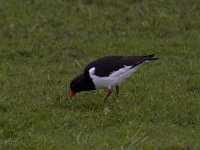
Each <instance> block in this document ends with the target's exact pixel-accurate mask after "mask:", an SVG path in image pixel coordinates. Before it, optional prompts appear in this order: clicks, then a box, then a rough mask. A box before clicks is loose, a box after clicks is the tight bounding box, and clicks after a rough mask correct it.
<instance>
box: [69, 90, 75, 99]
mask: <svg viewBox="0 0 200 150" xmlns="http://www.w3.org/2000/svg"><path fill="white" fill-rule="evenodd" d="M74 96H76V92H74V91H71V93H70V99H72V97H74Z"/></svg>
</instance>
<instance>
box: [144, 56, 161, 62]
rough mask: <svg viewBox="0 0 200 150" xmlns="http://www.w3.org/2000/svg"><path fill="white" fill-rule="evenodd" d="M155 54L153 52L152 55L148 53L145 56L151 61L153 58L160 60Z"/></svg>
mask: <svg viewBox="0 0 200 150" xmlns="http://www.w3.org/2000/svg"><path fill="white" fill-rule="evenodd" d="M154 56H155V55H154V54H151V55H146V56H144V57H146V60H148V61H151V60H158V58H157V57H154Z"/></svg>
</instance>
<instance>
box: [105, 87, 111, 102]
mask: <svg viewBox="0 0 200 150" xmlns="http://www.w3.org/2000/svg"><path fill="white" fill-rule="evenodd" d="M111 94H112V89H108V93H107V95H106V97H105V98H104V101H107V100H108V97H109V96H110V95H111Z"/></svg>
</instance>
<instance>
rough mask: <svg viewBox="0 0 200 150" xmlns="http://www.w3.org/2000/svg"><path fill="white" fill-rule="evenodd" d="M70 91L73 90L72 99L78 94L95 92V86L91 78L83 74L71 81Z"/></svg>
mask: <svg viewBox="0 0 200 150" xmlns="http://www.w3.org/2000/svg"><path fill="white" fill-rule="evenodd" d="M70 89H71V95H70V97H71V98H72V97H74V96H75V95H76V93H77V92H81V91H91V90H95V85H94V83H93V82H92V79H91V78H90V77H89V76H87V75H85V74H81V75H80V76H78V77H76V78H74V79H73V80H72V81H71V83H70Z"/></svg>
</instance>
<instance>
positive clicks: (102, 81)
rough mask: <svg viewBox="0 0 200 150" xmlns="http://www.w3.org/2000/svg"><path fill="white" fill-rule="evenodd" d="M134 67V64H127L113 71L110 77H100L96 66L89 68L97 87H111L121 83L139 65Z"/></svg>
mask: <svg viewBox="0 0 200 150" xmlns="http://www.w3.org/2000/svg"><path fill="white" fill-rule="evenodd" d="M140 65H141V64H140ZM140 65H138V66H136V67H134V68H132V66H125V65H124V67H123V68H120V69H119V70H117V71H114V72H112V73H111V74H110V75H109V76H108V77H99V76H97V75H95V69H96V68H95V67H93V68H91V69H90V70H89V75H90V77H91V79H92V81H93V82H94V85H95V87H96V89H98V88H108V89H111V87H112V86H115V85H119V84H121V83H122V82H123V81H124V80H126V79H127V78H128V77H129V76H130V75H131V74H132V73H133V72H135V71H136V70H137V69H138V68H139V66H140Z"/></svg>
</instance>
